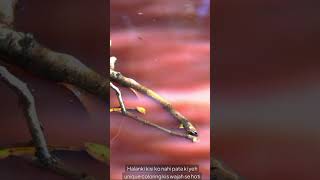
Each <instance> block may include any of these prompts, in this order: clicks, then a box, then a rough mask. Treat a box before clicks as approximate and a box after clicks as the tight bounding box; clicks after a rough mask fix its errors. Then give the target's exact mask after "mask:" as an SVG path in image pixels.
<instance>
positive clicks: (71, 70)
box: [0, 0, 109, 100]
mask: <svg viewBox="0 0 320 180" xmlns="http://www.w3.org/2000/svg"><path fill="white" fill-rule="evenodd" d="M16 4H17V0H0V56H1V57H2V59H3V61H5V62H6V63H8V64H13V65H16V66H19V67H21V68H23V69H25V70H29V71H31V72H33V73H37V74H39V75H41V76H42V77H44V78H47V79H51V80H54V81H57V82H65V83H69V84H72V85H75V86H77V87H79V88H82V89H84V90H86V91H88V92H90V93H92V94H95V95H97V96H98V97H100V98H102V99H104V100H107V99H108V98H109V84H108V78H106V77H103V76H101V75H99V74H98V73H96V72H95V71H93V70H92V69H90V68H88V67H87V66H86V65H84V64H82V63H81V62H80V61H79V60H78V59H76V58H75V57H73V56H71V55H68V54H63V53H59V52H54V51H52V50H50V49H48V48H46V47H44V46H42V45H41V44H40V43H38V42H37V41H36V40H35V39H34V38H33V36H32V35H31V34H29V33H23V32H18V31H16V30H14V29H12V26H13V25H12V24H13V22H14V11H15V6H16Z"/></svg>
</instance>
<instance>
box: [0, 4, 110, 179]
mask: <svg viewBox="0 0 320 180" xmlns="http://www.w3.org/2000/svg"><path fill="white" fill-rule="evenodd" d="M16 15H17V16H16V21H15V27H16V28H17V29H18V30H19V31H24V32H30V33H32V34H33V35H34V37H35V38H36V39H37V40H38V41H39V42H40V43H42V44H44V45H45V46H46V47H49V48H51V49H53V50H55V51H59V52H63V53H68V54H71V55H73V56H75V57H77V58H78V59H79V60H81V61H82V62H83V63H84V64H86V65H88V66H89V67H91V68H92V69H94V70H96V71H97V72H99V73H101V74H106V70H107V69H108V64H107V59H106V56H107V54H108V52H107V47H108V41H107V34H106V26H107V25H106V1H105V0H97V1H92V2H91V1H90V2H89V1H86V0H68V1H63V0H55V1H41V0H32V1H27V0H19V4H18V10H17V13H16ZM9 70H10V71H11V72H12V73H13V74H15V75H16V76H17V77H19V78H20V79H22V80H23V81H25V82H26V83H27V85H28V87H29V88H30V89H31V90H32V92H33V95H34V97H35V100H36V108H37V112H38V116H39V119H40V121H41V122H42V123H43V127H44V131H45V135H46V137H47V140H48V143H49V144H50V145H60V146H76V147H81V146H83V144H84V143H85V142H94V143H100V144H106V143H107V142H108V140H109V132H108V126H109V122H108V118H109V116H108V114H109V113H106V112H107V111H106V107H105V102H101V101H99V100H97V99H95V97H90V99H91V102H92V105H93V106H94V108H90V112H87V111H86V110H85V108H84V106H82V105H81V103H80V102H79V100H78V99H77V98H76V97H75V96H74V95H73V94H72V92H70V91H68V90H67V89H66V88H65V87H63V86H59V85H58V84H56V83H53V82H51V81H47V80H46V79H43V78H41V77H39V76H37V75H32V74H31V73H30V72H25V71H23V70H21V69H17V68H10V67H9ZM0 100H1V109H0V117H1V126H0V127H1V128H0V147H7V146H10V145H14V144H17V143H18V144H21V143H27V142H29V141H30V140H31V137H30V135H29V131H28V128H27V123H26V120H25V118H24V116H23V111H22V107H21V105H19V102H18V97H17V95H16V94H15V93H14V92H13V91H12V90H11V89H9V88H8V87H7V86H6V85H5V84H4V83H2V82H0ZM56 155H57V156H58V157H59V158H60V159H62V160H63V161H64V162H65V163H66V164H68V165H70V166H72V167H75V168H77V169H79V170H82V171H85V172H87V173H89V174H91V175H94V176H96V177H97V178H98V179H101V180H105V179H106V177H108V173H109V171H108V168H107V167H106V165H104V164H103V163H100V162H97V161H96V160H94V159H92V158H91V157H89V156H88V155H87V154H86V153H85V152H59V153H57V154H56ZM0 169H1V170H0V179H4V180H14V179H19V180H21V179H25V180H29V179H30V180H34V179H47V180H49V179H50V180H51V179H52V180H59V179H67V178H64V177H61V176H58V175H56V174H53V173H51V172H48V171H44V170H42V169H39V168H37V167H35V166H33V165H32V164H30V163H28V162H27V161H25V160H23V159H21V158H15V157H12V158H8V159H4V160H0Z"/></svg>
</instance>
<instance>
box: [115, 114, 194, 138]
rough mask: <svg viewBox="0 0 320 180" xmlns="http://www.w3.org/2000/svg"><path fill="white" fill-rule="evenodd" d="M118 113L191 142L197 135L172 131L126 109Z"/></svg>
mask: <svg viewBox="0 0 320 180" xmlns="http://www.w3.org/2000/svg"><path fill="white" fill-rule="evenodd" d="M118 113H121V114H122V115H124V116H126V117H129V118H132V119H134V120H136V121H139V122H141V123H143V124H146V125H148V126H151V127H154V128H157V129H159V130H161V131H164V132H166V133H169V134H171V135H174V136H178V137H184V138H187V139H190V140H192V141H193V142H195V141H197V137H196V136H193V135H190V134H186V133H181V132H175V131H172V130H170V129H167V128H164V127H162V126H160V125H157V124H155V123H153V122H150V121H148V120H146V119H144V118H142V117H140V116H138V115H135V114H134V113H131V112H129V111H126V112H118Z"/></svg>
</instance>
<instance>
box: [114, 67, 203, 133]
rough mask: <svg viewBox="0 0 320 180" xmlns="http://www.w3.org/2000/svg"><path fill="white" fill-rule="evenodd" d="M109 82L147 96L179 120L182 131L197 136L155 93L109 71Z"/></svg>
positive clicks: (185, 121)
mask: <svg viewBox="0 0 320 180" xmlns="http://www.w3.org/2000/svg"><path fill="white" fill-rule="evenodd" d="M110 80H111V81H114V82H117V83H119V84H121V85H122V86H125V87H128V88H132V89H135V90H137V91H138V92H140V93H142V94H145V95H147V96H148V97H150V98H151V99H153V100H154V101H156V102H157V103H159V104H160V105H161V106H162V107H163V108H164V109H165V110H166V111H168V112H169V113H170V114H171V115H172V116H173V117H174V118H175V119H177V120H179V122H180V123H181V124H182V125H183V127H184V129H185V130H186V131H187V132H188V133H189V134H190V135H193V136H197V135H198V134H197V130H196V129H195V128H194V126H193V125H192V124H191V122H189V121H188V119H187V118H186V117H184V116H183V115H182V114H180V113H179V112H178V111H177V110H175V109H174V108H173V107H172V105H171V104H170V102H169V101H167V100H166V99H164V98H163V97H161V96H160V95H159V94H157V93H156V92H154V91H152V90H151V89H149V88H147V87H145V86H143V85H141V84H139V83H138V82H136V81H135V80H133V79H130V78H127V77H125V76H123V75H122V74H121V73H120V72H117V71H114V70H112V69H110Z"/></svg>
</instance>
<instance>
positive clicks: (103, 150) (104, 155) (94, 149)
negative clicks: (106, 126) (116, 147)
mask: <svg viewBox="0 0 320 180" xmlns="http://www.w3.org/2000/svg"><path fill="white" fill-rule="evenodd" d="M85 148H86V151H87V153H88V154H89V155H90V156H92V157H93V158H95V159H96V160H98V161H100V162H104V163H107V161H108V160H109V149H108V147H107V146H104V145H101V144H95V143H85Z"/></svg>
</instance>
